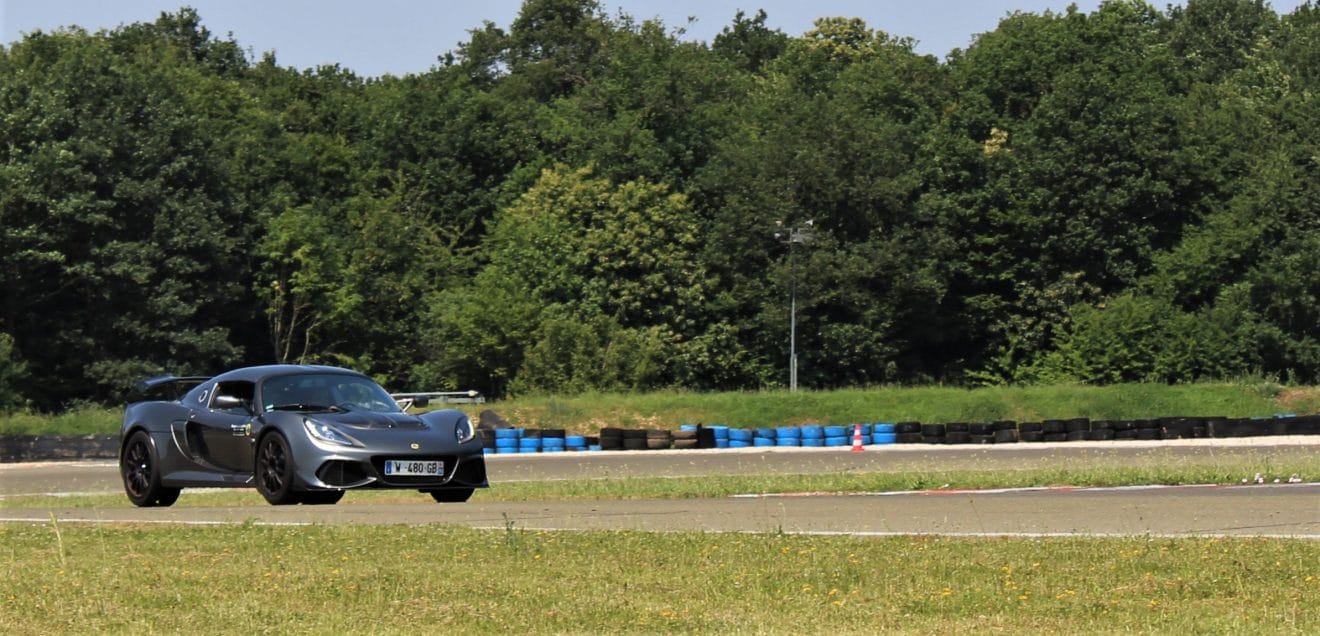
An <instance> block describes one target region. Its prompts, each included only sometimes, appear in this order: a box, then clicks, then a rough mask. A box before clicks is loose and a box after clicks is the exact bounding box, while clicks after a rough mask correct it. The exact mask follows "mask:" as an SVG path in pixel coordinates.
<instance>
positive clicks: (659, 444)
mask: <svg viewBox="0 0 1320 636" xmlns="http://www.w3.org/2000/svg"><path fill="white" fill-rule="evenodd" d="M673 443H674V441H673V440H671V439H669V438H668V437H648V438H646V449H647V450H665V449H667V448H669V447H670V446H671V445H672V444H673Z"/></svg>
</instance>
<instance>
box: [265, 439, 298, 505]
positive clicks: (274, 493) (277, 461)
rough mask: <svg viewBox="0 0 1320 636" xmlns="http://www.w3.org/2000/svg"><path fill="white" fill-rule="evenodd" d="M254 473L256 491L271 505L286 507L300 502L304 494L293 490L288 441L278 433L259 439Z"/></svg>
mask: <svg viewBox="0 0 1320 636" xmlns="http://www.w3.org/2000/svg"><path fill="white" fill-rule="evenodd" d="M255 473H256V477H257V491H258V492H260V493H261V496H262V497H265V498H266V501H268V502H270V503H271V504H272V505H276V506H287V505H290V504H296V503H298V502H299V501H301V495H302V494H304V493H299V492H297V491H296V490H294V483H293V482H294V464H293V453H291V452H290V451H289V441H288V440H286V439H284V436H283V435H281V434H280V433H270V434H268V435H266V436H265V437H263V438H261V444H260V445H259V446H258V447H257V465H256V469H255Z"/></svg>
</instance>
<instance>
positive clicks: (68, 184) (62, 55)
mask: <svg viewBox="0 0 1320 636" xmlns="http://www.w3.org/2000/svg"><path fill="white" fill-rule="evenodd" d="M185 17H186V16H185ZM163 21H165V22H171V19H170V18H168V17H166V18H163ZM180 22H182V23H184V24H186V23H187V20H181V21H180ZM178 26H179V25H174V27H178ZM174 27H172V32H174V33H177V32H178V29H177V28H174ZM121 39H131V40H133V41H135V42H140V43H141V37H140V33H138V32H137V31H135V30H122V31H116V32H112V33H109V34H106V35H101V36H97V37H89V36H87V35H86V34H85V33H83V32H81V31H77V30H69V31H61V32H56V33H53V34H44V33H34V34H31V35H29V36H27V37H26V38H25V39H24V40H23V41H21V42H19V43H18V44H16V45H15V46H14V47H13V48H12V49H11V50H9V51H7V52H6V53H5V54H4V55H3V57H2V58H0V66H3V69H0V104H3V110H4V111H5V112H6V113H7V117H5V118H4V120H3V122H2V123H0V138H3V139H5V140H6V143H5V144H4V145H3V148H0V184H3V187H0V227H2V228H3V230H0V232H2V233H3V234H2V236H0V254H2V255H0V259H3V263H2V264H0V269H3V273H0V279H3V283H0V288H3V290H4V300H5V302H4V310H3V311H4V315H3V316H2V317H0V330H4V331H8V332H9V333H10V334H11V335H13V336H14V338H15V341H16V342H17V343H18V346H20V347H22V351H21V352H20V354H21V356H22V358H23V359H24V360H25V361H26V362H27V364H28V365H29V370H30V374H29V376H28V377H29V381H28V382H27V383H25V384H24V386H23V387H22V392H23V394H24V395H25V396H27V397H28V398H29V399H31V400H32V401H33V403H34V405H36V406H38V407H39V408H50V407H54V406H56V405H58V404H61V403H63V402H65V401H67V400H70V399H74V398H77V399H108V398H110V397H112V396H115V395H117V394H119V393H120V392H121V391H122V388H123V387H126V386H128V385H129V384H130V383H131V382H132V381H134V380H136V379H139V378H140V377H142V376H143V375H147V374H154V373H159V372H161V371H165V370H170V371H187V370H189V369H195V368H210V367H213V366H215V365H218V364H224V363H227V362H230V361H232V360H234V359H236V358H237V357H238V355H239V351H238V350H237V349H236V348H235V347H234V346H233V344H232V343H231V342H230V341H229V335H230V333H229V325H228V323H227V322H226V321H225V320H224V319H223V316H224V315H225V312H224V311H223V308H224V307H226V306H228V305H229V303H230V302H232V300H233V299H234V298H236V297H238V296H239V295H240V293H241V287H240V286H239V284H240V281H241V276H242V273H243V268H242V266H241V263H240V262H239V261H238V260H237V259H236V257H237V255H238V254H241V253H242V251H243V250H244V248H243V246H242V245H241V243H240V242H239V240H238V235H239V232H238V227H239V226H240V225H241V217H240V216H239V215H238V214H236V213H235V210H234V209H233V208H232V207H230V206H229V205H228V194H229V193H228V191H227V190H226V187H225V181H224V174H223V170H222V164H221V161H220V157H219V156H218V153H217V151H216V146H215V143H214V140H213V139H211V138H210V137H208V135H207V134H206V132H207V130H206V128H205V127H204V126H203V125H201V124H200V123H199V121H198V117H197V115H196V114H195V112H194V110H193V108H192V106H193V104H194V98H195V97H197V94H198V93H199V92H203V91H208V90H218V91H223V90H224V86H223V85H210V84H209V83H208V82H207V81H205V79H204V78H203V77H202V76H201V74H199V72H198V69H197V68H196V66H194V64H193V62H191V61H190V58H189V57H188V56H187V55H180V51H179V49H178V48H177V45H176V44H174V40H171V39H157V40H149V41H147V42H145V43H141V45H140V46H134V47H131V48H126V50H121V49H120V48H119V47H118V46H117V45H118V44H121V43H122V42H121Z"/></svg>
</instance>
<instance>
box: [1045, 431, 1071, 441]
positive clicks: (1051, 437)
mask: <svg viewBox="0 0 1320 636" xmlns="http://www.w3.org/2000/svg"><path fill="white" fill-rule="evenodd" d="M1045 441H1047V442H1066V441H1068V434H1067V433H1046V434H1045Z"/></svg>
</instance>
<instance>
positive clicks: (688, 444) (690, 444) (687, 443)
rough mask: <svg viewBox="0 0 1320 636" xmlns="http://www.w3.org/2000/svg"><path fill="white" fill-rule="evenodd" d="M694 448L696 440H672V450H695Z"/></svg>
mask: <svg viewBox="0 0 1320 636" xmlns="http://www.w3.org/2000/svg"><path fill="white" fill-rule="evenodd" d="M696 447H697V440H696V438H692V439H675V440H674V448H696Z"/></svg>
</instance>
